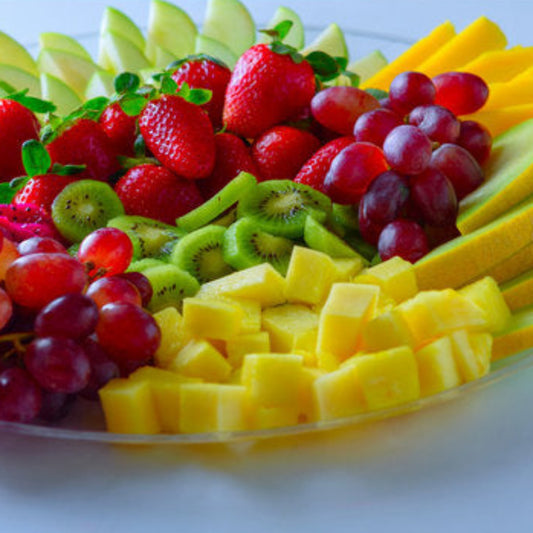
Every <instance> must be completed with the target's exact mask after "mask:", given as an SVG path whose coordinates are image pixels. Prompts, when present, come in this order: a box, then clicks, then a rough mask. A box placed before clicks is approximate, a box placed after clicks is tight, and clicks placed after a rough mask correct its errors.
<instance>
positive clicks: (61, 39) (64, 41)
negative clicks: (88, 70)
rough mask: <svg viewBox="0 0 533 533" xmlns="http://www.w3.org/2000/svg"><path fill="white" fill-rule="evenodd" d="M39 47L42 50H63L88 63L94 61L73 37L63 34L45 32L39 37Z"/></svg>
mask: <svg viewBox="0 0 533 533" xmlns="http://www.w3.org/2000/svg"><path fill="white" fill-rule="evenodd" d="M39 45H40V47H41V49H42V48H49V49H51V50H63V51H64V52H70V53H71V54H76V55H78V56H80V57H83V59H86V60H87V61H92V60H93V59H92V57H91V54H89V52H87V50H85V48H84V47H83V46H82V45H81V44H80V43H79V42H78V41H77V40H76V39H74V38H73V37H70V36H69V35H65V34H63V33H56V32H45V33H41V35H39Z"/></svg>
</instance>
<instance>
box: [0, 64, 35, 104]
mask: <svg viewBox="0 0 533 533" xmlns="http://www.w3.org/2000/svg"><path fill="white" fill-rule="evenodd" d="M0 80H1V81H5V82H7V83H9V85H11V86H12V87H14V88H15V89H17V90H18V91H21V90H22V89H29V93H28V94H29V95H30V96H36V97H40V96H41V84H40V82H39V78H38V77H37V76H34V75H33V74H30V73H29V72H26V71H25V70H22V69H20V68H18V67H14V66H13V65H5V64H3V63H2V64H0Z"/></svg>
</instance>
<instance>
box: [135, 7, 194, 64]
mask: <svg viewBox="0 0 533 533" xmlns="http://www.w3.org/2000/svg"><path fill="white" fill-rule="evenodd" d="M197 35H198V29H197V28H196V24H195V23H194V22H193V21H192V19H191V18H190V17H189V15H188V14H187V13H186V12H185V11H183V10H182V9H181V8H179V7H178V6H176V5H174V4H171V3H169V2H165V1H164V0H152V2H151V3H150V11H149V14H148V37H147V39H146V56H147V57H148V59H149V60H150V61H151V62H152V63H153V64H154V65H155V66H156V67H166V66H167V65H168V62H167V63H165V61H167V59H168V56H167V55H166V54H165V53H164V52H168V53H169V54H171V55H173V56H174V59H176V58H182V57H185V56H187V55H189V54H192V53H193V52H194V46H195V42H196V36H197Z"/></svg>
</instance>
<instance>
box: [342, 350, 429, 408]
mask: <svg viewBox="0 0 533 533" xmlns="http://www.w3.org/2000/svg"><path fill="white" fill-rule="evenodd" d="M351 368H352V370H353V372H354V373H355V377H356V386H359V387H360V388H361V390H362V393H363V397H364V399H365V402H366V405H367V406H368V409H370V410H371V411H373V410H377V409H385V408H387V407H393V406H395V405H400V404H403V403H407V402H410V401H413V400H416V399H417V398H419V397H420V383H419V379H418V368H417V364H416V359H415V355H414V353H413V350H411V348H409V347H407V346H400V347H398V348H392V349H390V350H385V351H383V352H377V353H373V354H368V355H362V356H361V357H359V358H358V359H357V361H355V362H354V364H353V366H351Z"/></svg>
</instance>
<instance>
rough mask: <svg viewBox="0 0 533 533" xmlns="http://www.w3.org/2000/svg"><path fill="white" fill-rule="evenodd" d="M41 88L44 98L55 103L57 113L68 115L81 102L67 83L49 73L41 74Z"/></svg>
mask: <svg viewBox="0 0 533 533" xmlns="http://www.w3.org/2000/svg"><path fill="white" fill-rule="evenodd" d="M41 90H42V95H43V98H44V99H45V100H50V101H51V102H54V103H55V104H56V106H57V110H56V113H57V114H58V115H63V116H64V115H68V114H69V113H70V112H71V111H73V110H74V109H76V108H77V107H79V106H80V105H81V104H82V99H81V98H80V97H79V96H78V95H77V94H76V93H75V92H74V91H73V90H72V89H71V88H70V87H69V86H68V85H66V84H65V83H64V82H63V81H61V80H60V79H58V78H56V77H55V76H51V75H50V74H45V73H42V74H41Z"/></svg>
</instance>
